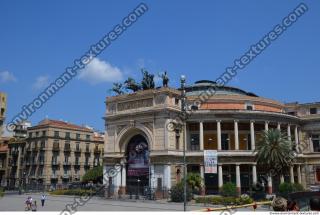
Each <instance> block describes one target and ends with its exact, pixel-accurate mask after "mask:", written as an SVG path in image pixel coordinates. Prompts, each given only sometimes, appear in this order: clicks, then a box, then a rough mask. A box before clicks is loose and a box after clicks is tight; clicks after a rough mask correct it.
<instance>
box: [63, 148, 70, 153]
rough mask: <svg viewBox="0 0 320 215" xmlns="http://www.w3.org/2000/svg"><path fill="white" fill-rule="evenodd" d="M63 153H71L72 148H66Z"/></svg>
mask: <svg viewBox="0 0 320 215" xmlns="http://www.w3.org/2000/svg"><path fill="white" fill-rule="evenodd" d="M63 151H64V152H68V153H69V152H71V148H70V147H64V149H63Z"/></svg>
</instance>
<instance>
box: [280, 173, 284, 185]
mask: <svg viewBox="0 0 320 215" xmlns="http://www.w3.org/2000/svg"><path fill="white" fill-rule="evenodd" d="M280 183H284V176H283V174H281V175H280Z"/></svg>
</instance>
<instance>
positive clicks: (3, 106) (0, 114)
mask: <svg viewBox="0 0 320 215" xmlns="http://www.w3.org/2000/svg"><path fill="white" fill-rule="evenodd" d="M6 112H7V95H6V94H5V93H2V92H0V138H1V137H2V134H3V123H4V121H5V118H6Z"/></svg>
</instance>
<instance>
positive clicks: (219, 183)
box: [218, 164, 223, 190]
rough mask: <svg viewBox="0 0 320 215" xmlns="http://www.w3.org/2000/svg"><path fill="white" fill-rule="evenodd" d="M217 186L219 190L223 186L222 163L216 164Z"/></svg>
mask: <svg viewBox="0 0 320 215" xmlns="http://www.w3.org/2000/svg"><path fill="white" fill-rule="evenodd" d="M218 186H219V190H221V189H222V186H223V172H222V165H221V164H220V165H218Z"/></svg>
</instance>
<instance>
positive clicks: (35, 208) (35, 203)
mask: <svg viewBox="0 0 320 215" xmlns="http://www.w3.org/2000/svg"><path fill="white" fill-rule="evenodd" d="M31 210H32V211H37V201H34V204H32V205H31Z"/></svg>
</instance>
